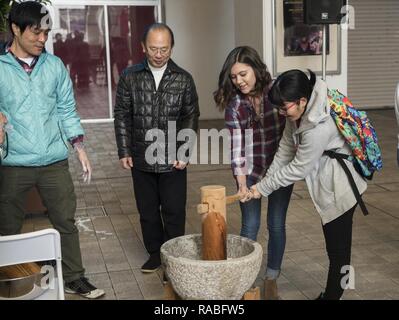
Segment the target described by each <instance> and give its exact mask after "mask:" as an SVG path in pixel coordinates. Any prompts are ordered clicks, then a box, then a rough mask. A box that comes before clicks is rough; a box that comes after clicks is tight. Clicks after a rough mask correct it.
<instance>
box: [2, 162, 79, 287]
mask: <svg viewBox="0 0 399 320" xmlns="http://www.w3.org/2000/svg"><path fill="white" fill-rule="evenodd" d="M34 185H36V187H37V189H38V191H39V193H40V196H41V198H42V200H43V203H44V205H45V206H46V208H47V210H48V215H49V218H50V222H51V223H52V225H53V226H54V228H55V229H56V230H58V232H59V233H60V235H61V251H62V273H63V276H64V280H65V281H66V282H69V281H72V280H76V279H78V278H79V277H80V276H82V275H83V274H84V269H83V266H82V257H81V252H80V247H79V231H78V229H77V228H76V226H75V211H76V196H75V192H74V187H73V182H72V178H71V174H70V173H69V167H68V161H67V160H64V161H60V162H57V163H55V164H52V165H49V166H45V167H0V235H3V236H5V235H13V234H18V233H20V232H21V229H22V226H23V223H24V218H25V211H24V207H25V201H26V197H27V193H28V191H29V190H30V189H31V188H32V187H33V186H34Z"/></svg>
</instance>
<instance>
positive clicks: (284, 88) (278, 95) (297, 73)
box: [269, 69, 316, 107]
mask: <svg viewBox="0 0 399 320" xmlns="http://www.w3.org/2000/svg"><path fill="white" fill-rule="evenodd" d="M308 72H309V74H310V78H308V76H307V75H306V73H304V72H303V71H301V70H297V69H294V70H289V71H286V72H284V73H282V74H281V75H279V76H278V77H277V79H276V81H275V82H274V83H273V86H272V88H271V89H270V91H269V101H270V102H271V103H272V104H274V105H275V106H278V107H281V106H283V105H284V103H285V102H296V101H299V100H300V99H301V98H306V99H307V100H308V101H309V100H310V97H311V95H312V92H313V87H314V85H315V83H316V75H315V74H314V72H312V71H311V70H308Z"/></svg>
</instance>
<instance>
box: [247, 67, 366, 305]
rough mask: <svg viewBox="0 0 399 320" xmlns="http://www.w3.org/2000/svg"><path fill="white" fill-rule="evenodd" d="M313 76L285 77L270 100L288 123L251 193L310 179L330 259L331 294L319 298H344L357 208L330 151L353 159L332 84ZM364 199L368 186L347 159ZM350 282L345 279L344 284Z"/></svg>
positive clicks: (294, 72) (295, 73) (296, 73)
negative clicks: (333, 111)
mask: <svg viewBox="0 0 399 320" xmlns="http://www.w3.org/2000/svg"><path fill="white" fill-rule="evenodd" d="M309 72H310V79H309V78H308V76H307V75H306V74H305V73H304V72H302V71H300V70H290V71H287V72H285V73H283V74H281V75H280V76H279V77H278V78H277V79H276V81H275V82H274V84H273V87H272V88H271V90H270V92H269V99H270V101H271V103H273V104H274V105H275V106H276V107H278V110H279V112H280V113H281V114H283V115H284V116H286V117H287V120H289V121H287V124H286V127H285V130H284V133H283V138H282V139H281V142H280V146H279V149H278V151H277V153H276V155H275V157H274V160H273V163H272V164H271V166H270V168H269V170H268V172H267V174H266V176H265V178H264V179H262V180H261V181H260V182H259V183H257V184H256V185H255V186H253V187H252V188H251V192H252V194H253V197H254V198H260V197H261V196H262V195H263V196H265V197H267V196H268V195H269V194H271V193H272V192H273V191H274V190H277V189H279V188H281V187H284V186H288V185H290V184H293V183H295V182H297V181H300V180H303V179H304V180H305V181H306V184H307V186H308V189H309V193H310V195H311V198H312V200H313V203H314V205H315V207H316V210H317V211H318V213H319V214H320V217H321V220H322V224H323V233H324V237H325V241H326V248H327V253H328V257H329V260H330V266H329V271H328V280H327V286H326V289H325V292H324V293H322V294H320V296H319V298H318V299H326V300H338V299H340V298H341V296H342V294H343V292H344V289H345V287H346V283H344V280H345V279H347V275H346V272H347V271H348V270H352V268H351V267H350V256H351V244H352V220H353V213H354V211H355V208H356V206H357V201H356V198H355V195H354V193H353V191H352V188H351V185H350V184H349V181H348V178H347V176H346V174H345V172H344V170H343V169H342V167H341V166H340V164H339V163H338V161H337V160H336V159H331V158H329V157H328V156H327V155H324V151H326V150H335V151H336V152H338V153H344V154H348V155H349V154H351V149H350V147H349V146H348V145H347V144H346V142H345V140H344V138H343V136H342V135H341V133H340V132H339V131H338V128H337V126H336V124H335V122H334V120H333V118H332V117H331V116H330V105H329V103H328V97H327V85H326V83H325V82H324V81H322V80H317V81H316V76H315V74H314V73H313V72H311V71H309ZM345 161H346V163H347V166H348V168H349V170H350V172H351V173H352V176H353V178H354V180H355V183H356V185H357V188H358V190H359V192H360V194H362V193H364V191H365V190H366V188H367V183H366V181H365V180H364V179H363V178H362V176H360V175H359V174H358V173H357V171H356V170H355V168H354V166H353V164H352V162H350V161H347V160H345ZM344 277H345V279H344Z"/></svg>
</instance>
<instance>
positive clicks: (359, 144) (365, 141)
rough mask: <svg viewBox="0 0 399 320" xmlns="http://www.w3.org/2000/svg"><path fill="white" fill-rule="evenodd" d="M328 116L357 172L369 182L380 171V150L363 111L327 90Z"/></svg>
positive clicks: (346, 99)
mask: <svg viewBox="0 0 399 320" xmlns="http://www.w3.org/2000/svg"><path fill="white" fill-rule="evenodd" d="M328 99H329V102H330V107H331V110H330V114H331V116H332V117H333V119H334V120H335V123H336V125H337V127H338V130H339V131H340V132H341V134H342V135H343V136H344V138H345V140H346V142H347V143H348V144H349V146H350V147H351V149H352V154H353V160H352V161H353V162H354V164H355V168H356V169H357V171H358V172H359V173H360V174H361V175H362V176H363V177H365V178H367V179H369V180H371V178H372V177H373V174H374V172H375V171H379V170H381V169H382V158H381V149H380V147H379V146H378V139H377V134H376V132H375V129H374V127H373V125H372V124H371V121H370V119H369V118H368V117H367V114H366V112H365V111H359V110H357V109H355V108H354V107H353V105H352V103H351V102H350V101H349V99H348V98H347V97H346V96H344V95H343V94H342V93H341V92H339V91H338V90H328Z"/></svg>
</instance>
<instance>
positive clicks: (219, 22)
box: [164, 0, 235, 120]
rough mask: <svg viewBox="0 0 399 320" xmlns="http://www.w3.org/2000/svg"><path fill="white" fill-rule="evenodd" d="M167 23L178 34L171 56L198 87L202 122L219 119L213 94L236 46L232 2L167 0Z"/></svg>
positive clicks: (228, 0)
mask: <svg viewBox="0 0 399 320" xmlns="http://www.w3.org/2000/svg"><path fill="white" fill-rule="evenodd" d="M164 4H165V22H166V23H167V24H168V25H169V26H170V27H171V28H172V30H173V32H174V34H175V40H176V41H175V42H176V45H175V48H174V52H173V55H172V58H173V60H175V61H176V63H177V64H178V65H180V66H181V67H182V68H184V69H186V70H187V71H189V72H190V73H191V74H192V75H193V77H194V81H195V84H196V86H197V91H198V94H199V103H200V110H201V119H202V120H205V119H220V118H223V114H222V113H221V112H220V111H219V110H218V109H217V108H216V106H215V103H214V101H213V95H212V93H213V92H214V91H215V90H216V89H217V83H218V78H219V72H220V70H221V68H222V66H223V63H224V60H225V59H226V57H227V54H228V53H229V52H230V51H231V50H232V49H233V48H234V46H235V36H234V3H233V2H232V1H231V0H217V1H215V0H164Z"/></svg>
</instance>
